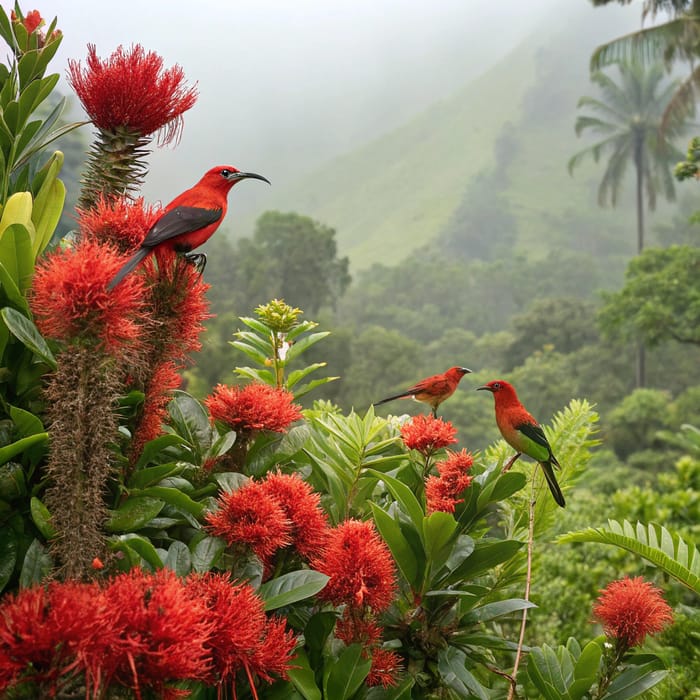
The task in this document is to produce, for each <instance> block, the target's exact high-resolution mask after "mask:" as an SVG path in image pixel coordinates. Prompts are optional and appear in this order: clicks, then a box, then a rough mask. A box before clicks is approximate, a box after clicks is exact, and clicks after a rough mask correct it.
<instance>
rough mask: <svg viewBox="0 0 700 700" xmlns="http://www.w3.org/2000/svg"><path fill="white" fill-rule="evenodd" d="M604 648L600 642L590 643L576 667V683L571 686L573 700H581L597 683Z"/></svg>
mask: <svg viewBox="0 0 700 700" xmlns="http://www.w3.org/2000/svg"><path fill="white" fill-rule="evenodd" d="M602 656H603V647H602V645H601V643H600V641H599V640H593V641H591V642H588V644H586V646H585V647H584V648H583V650H582V651H581V653H580V655H579V657H578V659H577V660H576V665H575V666H574V682H573V683H572V684H571V685H570V686H569V695H570V696H571V700H581V698H582V697H583V696H584V695H585V694H586V693H587V692H588V690H589V689H590V688H591V686H592V685H593V683H595V682H596V680H597V678H598V674H599V672H600V660H601V658H602Z"/></svg>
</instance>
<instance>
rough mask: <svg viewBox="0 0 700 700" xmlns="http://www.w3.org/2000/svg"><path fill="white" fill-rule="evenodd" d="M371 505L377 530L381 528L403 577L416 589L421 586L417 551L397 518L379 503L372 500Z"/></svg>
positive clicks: (381, 533)
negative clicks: (404, 533) (405, 535)
mask: <svg viewBox="0 0 700 700" xmlns="http://www.w3.org/2000/svg"><path fill="white" fill-rule="evenodd" d="M369 505H370V508H371V509H372V515H373V516H374V522H375V523H376V525H377V530H379V534H380V535H381V536H382V538H383V540H384V541H385V542H386V544H387V546H388V547H389V549H390V550H391V554H392V556H393V557H394V561H395V562H396V565H397V566H398V567H399V571H401V573H402V574H403V577H404V578H405V579H406V581H407V582H408V584H409V585H410V586H411V587H412V588H413V589H414V590H416V589H418V588H420V585H419V583H420V582H419V581H418V563H417V561H416V553H415V552H414V551H413V548H412V547H411V545H410V544H409V543H408V542H407V540H406V538H405V537H404V535H403V533H402V532H401V527H400V526H399V524H398V523H397V522H396V520H394V519H393V518H392V517H391V516H390V515H389V514H388V513H387V512H386V511H384V510H382V509H381V508H380V507H379V506H378V505H376V504H375V503H371V502H370V504H369Z"/></svg>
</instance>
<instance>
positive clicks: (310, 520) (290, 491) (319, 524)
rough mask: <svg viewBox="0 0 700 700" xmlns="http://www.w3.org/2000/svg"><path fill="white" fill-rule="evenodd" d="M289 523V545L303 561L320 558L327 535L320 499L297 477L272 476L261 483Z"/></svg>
mask: <svg viewBox="0 0 700 700" xmlns="http://www.w3.org/2000/svg"><path fill="white" fill-rule="evenodd" d="M261 486H262V488H263V490H264V491H265V493H267V494H268V495H269V496H271V497H272V498H274V499H275V500H276V501H277V502H278V503H279V504H280V506H282V510H283V511H284V512H285V515H286V516H287V518H288V519H289V521H290V522H291V524H292V525H291V538H292V545H293V546H294V548H295V549H296V550H297V552H299V554H300V555H301V556H302V557H304V558H305V559H309V558H311V557H313V556H316V555H317V554H319V552H320V551H321V549H322V547H323V543H324V541H325V538H326V533H327V531H328V518H327V517H326V514H325V512H324V511H323V509H322V508H321V497H320V496H319V494H317V493H315V492H314V490H313V489H312V488H311V486H309V484H307V483H306V482H305V481H304V480H303V479H302V478H301V477H300V476H299V475H298V474H282V473H281V472H279V471H278V472H276V473H275V472H271V473H269V474H268V475H267V476H266V477H265V480H264V481H262V482H261Z"/></svg>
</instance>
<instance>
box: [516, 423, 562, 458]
mask: <svg viewBox="0 0 700 700" xmlns="http://www.w3.org/2000/svg"><path fill="white" fill-rule="evenodd" d="M515 427H516V429H517V430H519V431H520V432H521V433H522V434H523V435H525V436H527V437H529V438H530V440H534V441H535V442H536V443H538V444H539V445H542V447H546V448H547V450H549V461H550V462H551V463H552V464H555V465H556V466H557V467H558V466H559V462H557V460H556V457H555V456H554V455H553V454H552V448H551V447H550V445H549V442H548V441H547V437H546V436H545V434H544V430H542V426H540V425H538V424H537V423H521V424H520V425H516V426H515Z"/></svg>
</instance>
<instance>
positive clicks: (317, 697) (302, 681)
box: [287, 647, 322, 700]
mask: <svg viewBox="0 0 700 700" xmlns="http://www.w3.org/2000/svg"><path fill="white" fill-rule="evenodd" d="M287 675H288V676H289V680H291V681H292V683H293V684H294V687H295V688H296V689H297V690H298V691H299V692H300V693H301V695H302V696H303V697H304V698H305V700H322V696H321V689H320V688H319V687H318V685H316V675H315V674H314V671H313V669H312V668H311V665H310V664H309V657H308V656H307V655H306V652H305V651H304V648H303V647H299V648H298V649H296V650H295V651H294V663H293V664H292V667H291V668H290V669H289V670H288V671H287Z"/></svg>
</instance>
